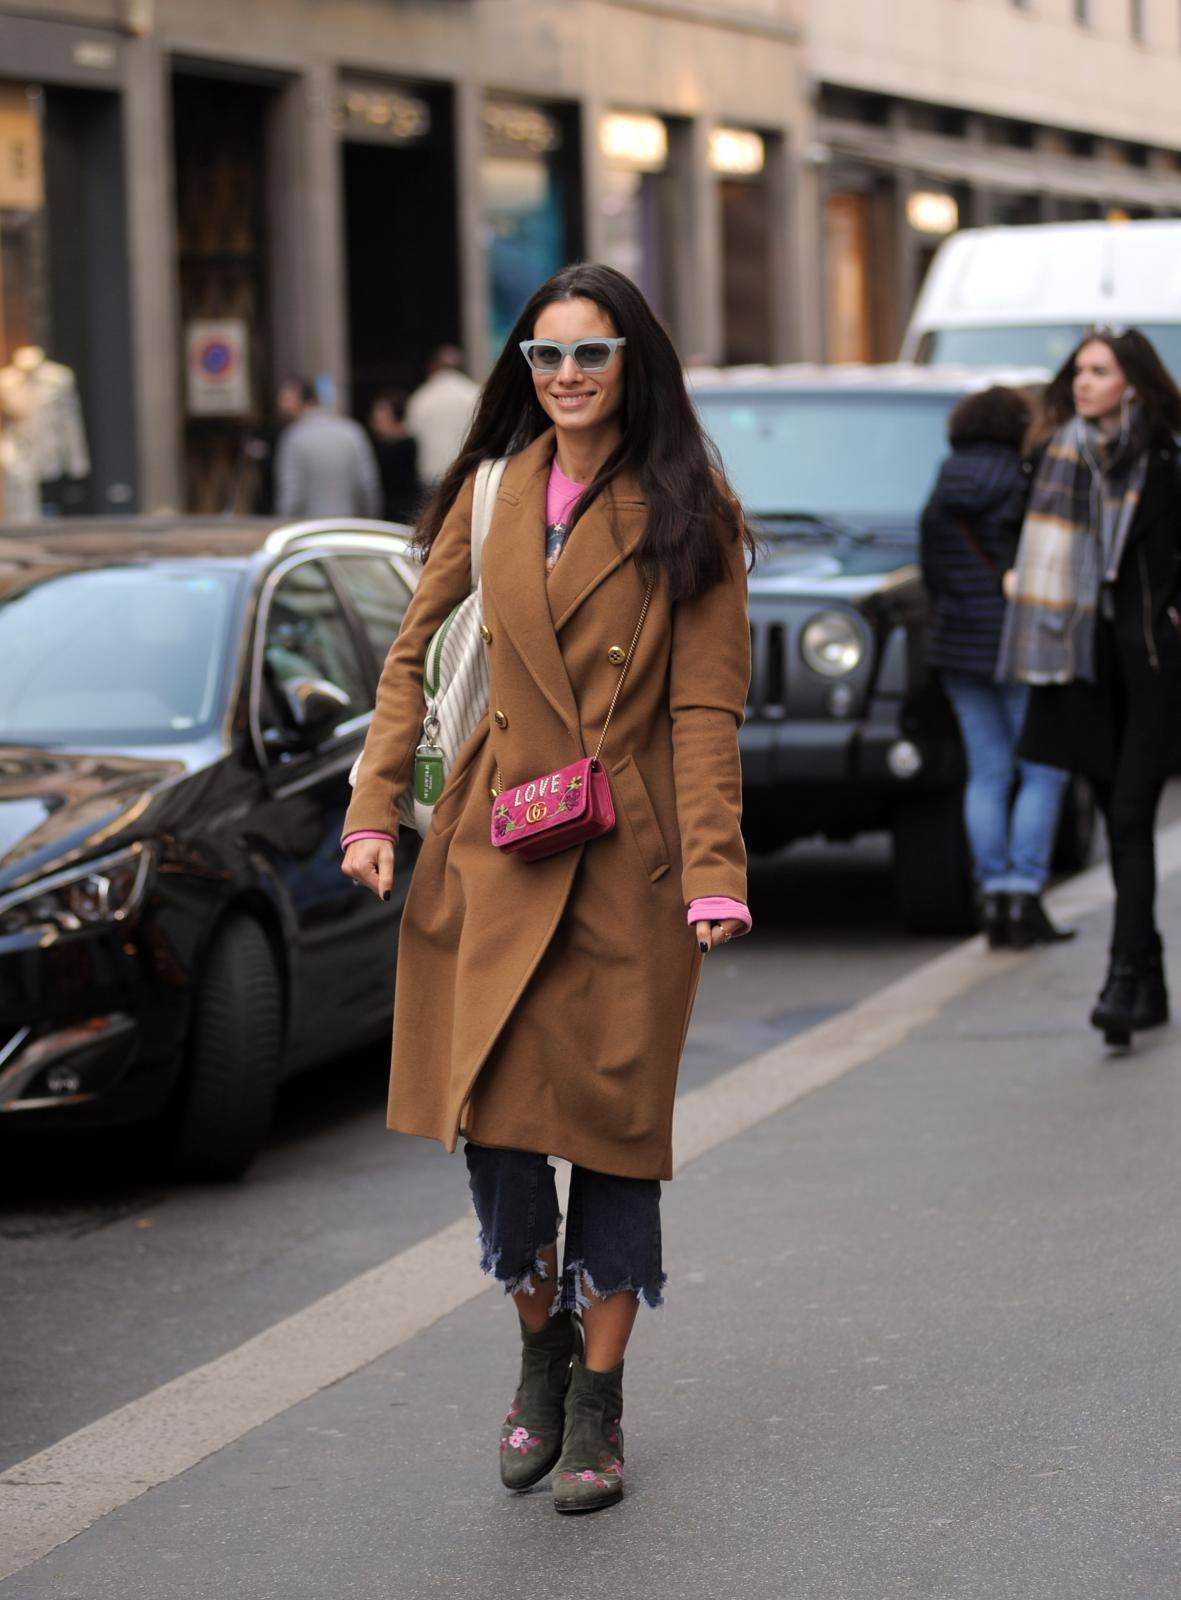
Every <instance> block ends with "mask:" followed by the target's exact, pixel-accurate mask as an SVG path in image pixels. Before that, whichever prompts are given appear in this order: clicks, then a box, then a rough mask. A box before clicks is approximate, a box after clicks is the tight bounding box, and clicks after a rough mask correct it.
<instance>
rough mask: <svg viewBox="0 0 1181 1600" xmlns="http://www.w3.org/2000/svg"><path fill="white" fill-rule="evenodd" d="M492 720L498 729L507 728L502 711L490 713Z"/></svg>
mask: <svg viewBox="0 0 1181 1600" xmlns="http://www.w3.org/2000/svg"><path fill="white" fill-rule="evenodd" d="M492 720H493V722H495V724H496V726H497V727H498V728H507V727H508V718H507V717H506V716H505V714H504V712H503V711H494V712H493V713H492Z"/></svg>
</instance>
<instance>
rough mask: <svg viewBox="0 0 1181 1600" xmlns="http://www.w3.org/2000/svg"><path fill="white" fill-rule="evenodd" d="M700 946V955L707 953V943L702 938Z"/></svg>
mask: <svg viewBox="0 0 1181 1600" xmlns="http://www.w3.org/2000/svg"><path fill="white" fill-rule="evenodd" d="M700 948H701V953H702V955H706V954H707V953H708V951H709V945H707V944H706V942H705V940H704V939H703V940H702V941H701V947H700Z"/></svg>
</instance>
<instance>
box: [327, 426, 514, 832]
mask: <svg viewBox="0 0 1181 1600" xmlns="http://www.w3.org/2000/svg"><path fill="white" fill-rule="evenodd" d="M507 464H508V458H507V457H502V458H501V459H500V460H499V461H482V462H481V463H480V465H479V467H478V468H477V470H476V483H475V492H474V494H473V498H472V592H471V593H470V594H469V595H468V597H467V599H466V600H461V601H460V603H459V604H458V605H457V606H456V607H455V609H454V611H452V612H451V613H450V615H449V616H448V617H447V618H446V619H445V620H444V622H443V623H442V624H441V625H440V627H439V628H438V629H437V630H436V632H435V634H434V636H433V638H432V639H431V642H430V644H429V645H428V646H427V650H426V657H425V659H424V661H423V668H422V691H423V697H424V699H425V700H426V716H425V718H424V719H423V724H422V743H421V744H420V745H419V747H418V751H417V753H416V756H415V768H416V776H417V769H418V766H419V758H420V757H422V756H423V755H426V756H428V757H430V758H432V768H433V770H434V772H435V775H436V776H435V783H434V787H433V790H432V798H430V799H429V800H427V801H424V800H422V799H420V798H418V796H417V795H416V792H415V791H416V787H418V786H417V785H416V783H415V782H414V781H413V780H412V781H411V784H410V786H409V788H408V789H407V790H406V792H405V793H404V794H403V795H402V797H401V798H400V800H399V801H398V816H399V817H400V819H401V820H402V821H403V822H405V823H407V824H408V825H409V826H410V827H412V828H416V829H417V830H418V832H419V833H420V834H421V835H422V836H423V838H425V837H426V831H427V829H428V828H429V827H430V825H431V817H432V816H433V815H434V811H435V802H436V801H437V800H438V798H439V795H440V794H441V793H442V790H443V785H444V784H445V783H446V781H447V778H448V775H449V774H450V772H451V768H452V767H453V766H454V764H455V757H456V754H457V753H458V751H459V749H460V748H461V746H462V745H463V744H464V743H465V741H466V740H467V739H468V738H469V736H470V735H471V734H472V733H473V732H474V731H475V729H476V727H477V725H478V724H479V723H480V721H481V720H482V719H483V718H484V717H486V716H487V715H488V656H487V652H486V651H485V648H484V641H483V639H481V637H480V624H481V623H482V622H483V620H484V601H483V596H482V595H481V593H480V560H481V557H482V555H483V550H484V540H485V539H486V538H487V537H488V529H489V528H490V527H491V526H492V511H493V508H494V506H495V505H496V495H497V492H498V491H499V489H500V480H501V478H502V477H503V476H504V469H505V467H506V466H507ZM364 759H365V751H364V750H362V751H361V754H360V755H359V756H358V757H357V759H356V761H354V762H353V770H352V771H351V772H350V773H349V782H350V783H351V784H354V785H355V784H356V781H357V774H358V773H359V772H360V770H361V763H362V761H364Z"/></svg>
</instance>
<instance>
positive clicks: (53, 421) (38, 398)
mask: <svg viewBox="0 0 1181 1600" xmlns="http://www.w3.org/2000/svg"><path fill="white" fill-rule="evenodd" d="M44 106H45V96H44V93H43V91H42V90H41V89H39V88H35V87H31V86H29V85H26V84H11V83H8V84H4V83H0V518H3V519H5V520H7V521H10V522H32V521H36V520H38V519H39V518H40V517H42V516H43V515H45V514H55V513H57V512H59V511H60V510H62V509H63V504H62V501H63V495H62V493H61V490H62V489H63V487H65V486H68V485H72V484H76V483H79V482H80V481H81V480H84V479H86V478H87V477H89V475H90V456H89V453H88V449H87V441H86V430H85V425H84V422H83V416H82V407H81V403H80V401H79V398H78V385H77V381H76V379H75V376H74V372H73V370H72V368H71V367H69V366H67V365H66V364H65V363H64V362H63V361H61V360H57V359H55V356H56V355H57V354H58V351H57V346H56V343H55V340H54V330H53V314H52V304H51V298H50V293H49V286H50V282H51V273H50V267H49V242H48V219H47V209H46V193H45V189H46V186H45V173H44V158H43V131H42V123H43V118H44ZM66 498H67V505H68V497H66Z"/></svg>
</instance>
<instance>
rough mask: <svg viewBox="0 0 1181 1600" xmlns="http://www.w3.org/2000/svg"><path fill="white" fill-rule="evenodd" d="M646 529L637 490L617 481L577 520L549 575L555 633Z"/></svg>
mask: <svg viewBox="0 0 1181 1600" xmlns="http://www.w3.org/2000/svg"><path fill="white" fill-rule="evenodd" d="M647 525H648V519H647V502H646V501H645V499H644V496H643V494H642V493H641V491H640V487H639V484H638V483H636V481H635V480H634V479H633V478H631V477H630V476H629V477H623V478H617V479H616V480H615V482H614V483H613V484H612V485H611V487H610V488H609V489H608V491H607V493H606V494H602V495H600V496H599V498H598V499H597V500H596V501H595V503H594V505H592V506H591V507H590V509H589V510H588V511H587V512H586V514H585V515H584V516H582V517H580V518H579V519H578V521H577V522H576V523H575V525H574V527H573V529H572V530H571V533H570V537H569V538H568V539H567V541H566V548H565V549H564V550H563V551H562V554H561V555H560V556H559V558H558V564H557V566H556V567H555V568H554V570H553V572H552V574H551V575H550V580H549V584H548V596H547V598H548V600H549V610H550V616H551V617H552V619H553V625H554V629H555V631H558V630H559V629H561V628H563V627H564V626H565V625H566V623H567V622H568V621H569V620H570V618H571V617H572V616H573V615H574V613H575V612H576V611H577V610H578V608H579V606H580V605H582V603H583V601H584V600H585V599H586V598H587V596H588V595H590V594H593V593H594V591H595V590H596V589H597V588H598V586H599V585H600V584H601V583H602V582H603V580H604V579H605V578H608V577H610V575H611V574H612V573H613V572H614V571H615V569H616V567H618V566H621V565H622V563H623V562H624V561H626V560H627V558H628V556H630V555H631V554H632V552H633V551H634V550H635V548H636V546H637V545H638V544H639V542H640V540H641V539H642V538H643V537H644V530H645V528H646V527H647Z"/></svg>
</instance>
